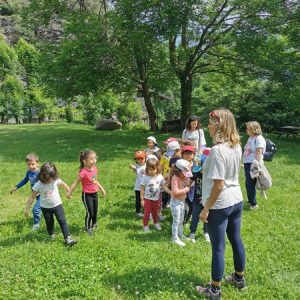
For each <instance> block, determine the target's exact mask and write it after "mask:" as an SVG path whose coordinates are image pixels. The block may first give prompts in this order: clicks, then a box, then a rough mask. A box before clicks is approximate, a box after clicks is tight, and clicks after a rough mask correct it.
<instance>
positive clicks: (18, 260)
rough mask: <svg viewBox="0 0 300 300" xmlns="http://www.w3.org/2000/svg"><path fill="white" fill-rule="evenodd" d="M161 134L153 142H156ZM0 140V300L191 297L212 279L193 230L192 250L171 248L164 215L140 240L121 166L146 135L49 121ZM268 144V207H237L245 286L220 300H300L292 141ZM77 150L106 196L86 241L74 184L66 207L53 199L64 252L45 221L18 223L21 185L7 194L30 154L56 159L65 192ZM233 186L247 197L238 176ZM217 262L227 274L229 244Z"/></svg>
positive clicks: (5, 133)
mask: <svg viewBox="0 0 300 300" xmlns="http://www.w3.org/2000/svg"><path fill="white" fill-rule="evenodd" d="M206 135H207V134H206ZM168 136H169V135H167V134H157V135H156V137H157V138H158V141H159V142H160V143H161V142H162V141H163V140H164V139H165V138H166V137H168ZM0 137H1V138H0V162H1V181H0V192H1V194H0V195H1V196H0V299H45V298H46V299H62V298H69V299H196V298H197V294H196V292H195V286H196V285H197V284H199V283H206V282H208V281H209V280H210V261H211V250H210V246H209V244H207V243H206V242H205V240H204V238H203V236H202V235H201V234H200V232H201V230H199V234H198V237H200V239H199V240H198V241H197V243H196V244H192V243H188V244H187V246H186V247H185V248H179V247H178V246H176V245H174V244H172V243H171V227H170V223H171V217H170V212H169V211H168V210H167V211H165V212H164V214H165V215H166V216H167V219H166V220H165V221H164V222H163V224H162V226H163V230H162V231H161V232H157V231H154V230H151V232H150V233H149V234H145V233H144V232H143V231H142V226H141V221H140V220H138V219H136V218H135V210H134V201H135V200H134V192H133V184H134V174H133V172H132V171H131V170H130V169H129V168H128V165H129V163H130V162H132V160H131V159H132V156H133V153H134V151H135V150H138V149H143V148H145V146H146V137H147V134H140V133H134V132H128V131H118V132H100V131H95V130H94V128H92V127H88V126H79V125H69V124H49V125H17V126H6V125H2V126H0ZM271 137H272V140H273V141H274V142H275V143H276V144H277V146H278V148H279V150H278V153H277V154H276V156H275V160H274V161H273V162H271V163H267V166H268V169H269V171H270V173H271V175H272V177H273V185H274V186H273V187H272V189H271V190H270V191H269V193H268V200H263V199H260V198H259V197H258V203H259V206H260V208H259V209H258V210H257V211H250V210H248V209H247V208H245V209H244V214H243V228H242V235H243V239H244V243H245V247H246V254H247V265H246V279H247V283H248V285H249V288H248V289H247V290H245V291H243V292H239V291H237V290H236V289H235V288H233V287H231V286H228V285H225V284H224V286H223V288H222V291H223V295H224V297H223V298H224V299H240V298H242V299H300V288H299V281H300V250H299V249H300V233H299V232H300V226H299V224H300V220H299V219H300V218H299V217H300V213H299V206H300V205H299V201H300V193H299V192H300V168H299V162H300V155H299V152H300V147H299V146H300V143H299V139H298V140H295V139H292V138H285V137H281V138H280V140H278V139H277V138H276V137H274V136H271ZM245 139H246V138H245V137H244V141H245ZM84 148H90V149H93V150H95V151H96V152H97V154H98V156H99V161H98V163H97V166H98V168H99V174H100V177H99V180H100V182H101V184H102V185H103V186H104V187H105V189H106V191H107V197H106V199H105V200H104V199H103V198H101V200H100V208H99V221H98V224H99V227H98V229H97V232H96V233H95V235H94V236H93V237H89V236H88V235H87V234H85V232H84V228H83V226H84V215H85V210H84V207H83V204H82V203H81V189H80V187H77V189H76V191H75V192H74V194H73V199H72V200H71V201H69V200H67V199H66V197H65V196H63V193H61V195H62V198H63V202H64V207H65V210H66V216H67V221H68V224H69V227H70V231H71V233H72V235H73V236H74V237H75V238H76V239H77V240H78V244H77V245H75V246H74V247H72V248H70V249H67V248H66V247H65V246H64V244H63V242H62V240H63V239H62V235H61V234H60V230H59V228H58V225H57V223H56V233H57V237H56V240H55V241H53V242H50V241H49V240H48V236H47V233H46V227H45V225H44V221H43V222H42V226H41V229H40V230H39V231H38V232H31V226H32V219H31V218H29V219H27V220H26V219H25V218H24V217H23V209H24V206H25V203H26V200H27V197H28V195H29V194H30V187H29V184H28V185H27V186H24V187H23V188H22V189H20V190H18V191H17V192H16V193H14V194H13V195H10V194H9V191H10V189H11V187H13V186H14V185H15V184H16V183H17V182H18V181H19V180H21V179H22V178H23V176H24V174H25V172H26V164H25V162H24V157H25V156H26V154H28V153H30V152H36V153H38V154H39V156H40V160H41V162H46V161H49V160H50V161H53V162H55V163H56V166H57V168H58V170H59V172H60V175H61V178H62V179H63V180H64V181H65V182H67V183H68V184H69V185H70V184H71V183H72V182H73V180H74V179H75V178H76V176H77V171H78V167H79V161H78V154H79V151H80V150H81V149H84ZM241 184H242V188H243V194H244V195H245V189H244V176H243V174H241ZM151 229H152V228H151ZM185 230H186V232H187V231H188V228H186V229H185ZM225 256H226V273H230V272H232V271H233V262H232V252H231V249H230V246H229V244H228V245H227V249H226V253H225Z"/></svg>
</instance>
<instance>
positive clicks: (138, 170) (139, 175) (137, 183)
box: [134, 164, 146, 191]
mask: <svg viewBox="0 0 300 300" xmlns="http://www.w3.org/2000/svg"><path fill="white" fill-rule="evenodd" d="M135 167H136V179H135V185H134V190H135V191H140V190H141V180H142V177H143V176H145V169H146V165H143V166H141V165H139V164H136V166H135Z"/></svg>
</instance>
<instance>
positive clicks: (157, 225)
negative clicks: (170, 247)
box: [154, 223, 162, 230]
mask: <svg viewBox="0 0 300 300" xmlns="http://www.w3.org/2000/svg"><path fill="white" fill-rule="evenodd" d="M154 227H155V228H156V229H157V230H161V229H162V228H161V226H160V224H159V223H156V224H154Z"/></svg>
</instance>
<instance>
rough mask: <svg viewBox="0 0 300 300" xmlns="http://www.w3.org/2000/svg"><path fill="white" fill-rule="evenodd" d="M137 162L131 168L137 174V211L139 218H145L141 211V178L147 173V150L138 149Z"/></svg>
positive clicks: (135, 189) (136, 153)
mask: <svg viewBox="0 0 300 300" xmlns="http://www.w3.org/2000/svg"><path fill="white" fill-rule="evenodd" d="M134 158H135V160H136V164H135V165H133V164H130V165H129V168H130V169H132V170H133V171H134V172H135V174H136V179H135V185H134V191H135V212H136V215H137V217H138V218H143V216H144V214H143V213H142V212H141V180H142V177H143V176H144V175H145V170H146V153H145V151H136V152H135V153H134Z"/></svg>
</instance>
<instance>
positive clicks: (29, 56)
mask: <svg viewBox="0 0 300 300" xmlns="http://www.w3.org/2000/svg"><path fill="white" fill-rule="evenodd" d="M15 50H16V53H17V56H18V61H19V62H20V64H21V65H22V66H23V68H24V75H25V78H26V80H27V83H28V84H30V83H34V82H35V81H36V76H37V63H38V52H37V50H36V49H35V47H34V46H33V45H31V44H29V43H27V42H26V41H25V40H24V39H23V38H20V39H19V41H18V43H17V44H16V46H15Z"/></svg>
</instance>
